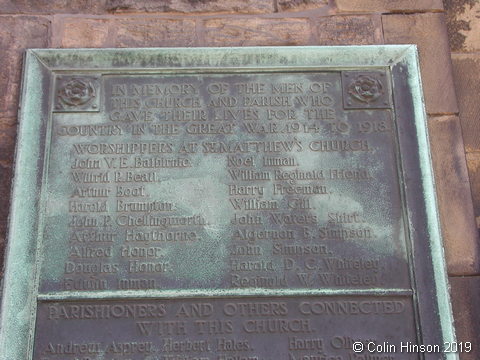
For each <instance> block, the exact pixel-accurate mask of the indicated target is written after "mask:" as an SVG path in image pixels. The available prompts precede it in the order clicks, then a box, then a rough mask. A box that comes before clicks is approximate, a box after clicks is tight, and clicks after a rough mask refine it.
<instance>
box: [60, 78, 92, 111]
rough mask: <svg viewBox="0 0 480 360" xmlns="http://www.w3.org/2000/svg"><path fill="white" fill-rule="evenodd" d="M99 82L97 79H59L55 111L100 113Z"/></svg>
mask: <svg viewBox="0 0 480 360" xmlns="http://www.w3.org/2000/svg"><path fill="white" fill-rule="evenodd" d="M98 80H99V79H98V78H95V77H81V76H68V77H63V76H62V77H57V79H56V91H55V107H54V111H57V112H75V111H98V108H99V106H98V105H99V104H98V88H99V81H98Z"/></svg>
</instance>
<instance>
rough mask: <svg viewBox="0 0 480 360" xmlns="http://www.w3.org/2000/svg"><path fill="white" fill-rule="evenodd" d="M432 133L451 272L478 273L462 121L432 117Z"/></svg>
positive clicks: (479, 250)
mask: <svg viewBox="0 0 480 360" xmlns="http://www.w3.org/2000/svg"><path fill="white" fill-rule="evenodd" d="M429 130H430V143H431V150H432V160H433V170H434V173H435V183H436V187H437V201H438V207H439V212H440V222H441V225H442V234H443V241H444V246H445V254H446V260H447V267H448V273H449V274H450V275H473V274H478V273H480V246H479V245H480V244H479V241H478V232H477V228H476V226H475V221H474V214H473V204H472V197H471V192H470V182H469V179H468V172H467V167H466V163H465V153H464V147H463V141H462V132H461V128H460V121H459V119H458V117H456V116H444V117H441V118H432V117H431V118H430V119H429Z"/></svg>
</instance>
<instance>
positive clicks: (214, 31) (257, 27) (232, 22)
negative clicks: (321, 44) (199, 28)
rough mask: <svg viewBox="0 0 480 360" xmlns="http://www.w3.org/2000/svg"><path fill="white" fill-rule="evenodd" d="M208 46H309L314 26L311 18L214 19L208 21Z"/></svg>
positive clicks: (205, 24) (205, 40)
mask: <svg viewBox="0 0 480 360" xmlns="http://www.w3.org/2000/svg"><path fill="white" fill-rule="evenodd" d="M204 26H205V38H204V40H203V44H202V45H207V46H250V45H307V44H310V25H309V22H308V20H307V19H262V18H242V19H228V18H222V19H211V20H206V21H205V23H204Z"/></svg>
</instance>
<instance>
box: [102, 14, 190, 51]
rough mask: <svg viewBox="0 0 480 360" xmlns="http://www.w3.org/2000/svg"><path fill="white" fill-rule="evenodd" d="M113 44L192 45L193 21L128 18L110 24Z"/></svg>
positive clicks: (147, 45)
mask: <svg viewBox="0 0 480 360" xmlns="http://www.w3.org/2000/svg"><path fill="white" fill-rule="evenodd" d="M112 26H113V27H114V28H113V29H112V28H111V29H112V30H113V31H114V32H115V34H114V35H113V37H114V39H115V40H114V43H115V46H119V47H137V46H146V47H150V46H158V47H163V46H193V45H195V41H196V32H195V21H194V20H189V19H154V18H151V19H145V18H144V19H139V20H136V19H129V20H121V21H116V22H115V23H112V24H111V27H112Z"/></svg>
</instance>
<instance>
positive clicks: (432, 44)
mask: <svg viewBox="0 0 480 360" xmlns="http://www.w3.org/2000/svg"><path fill="white" fill-rule="evenodd" d="M382 21H383V34H384V38H385V43H386V44H417V45H418V51H419V53H420V68H421V73H422V79H423V89H424V93H425V94H424V95H425V102H426V107H427V112H428V113H429V114H454V113H457V112H458V107H457V101H456V97H455V89H454V85H453V76H452V71H451V69H452V63H451V59H450V53H449V46H448V38H447V31H446V27H445V19H444V16H443V14H415V15H384V16H382Z"/></svg>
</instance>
